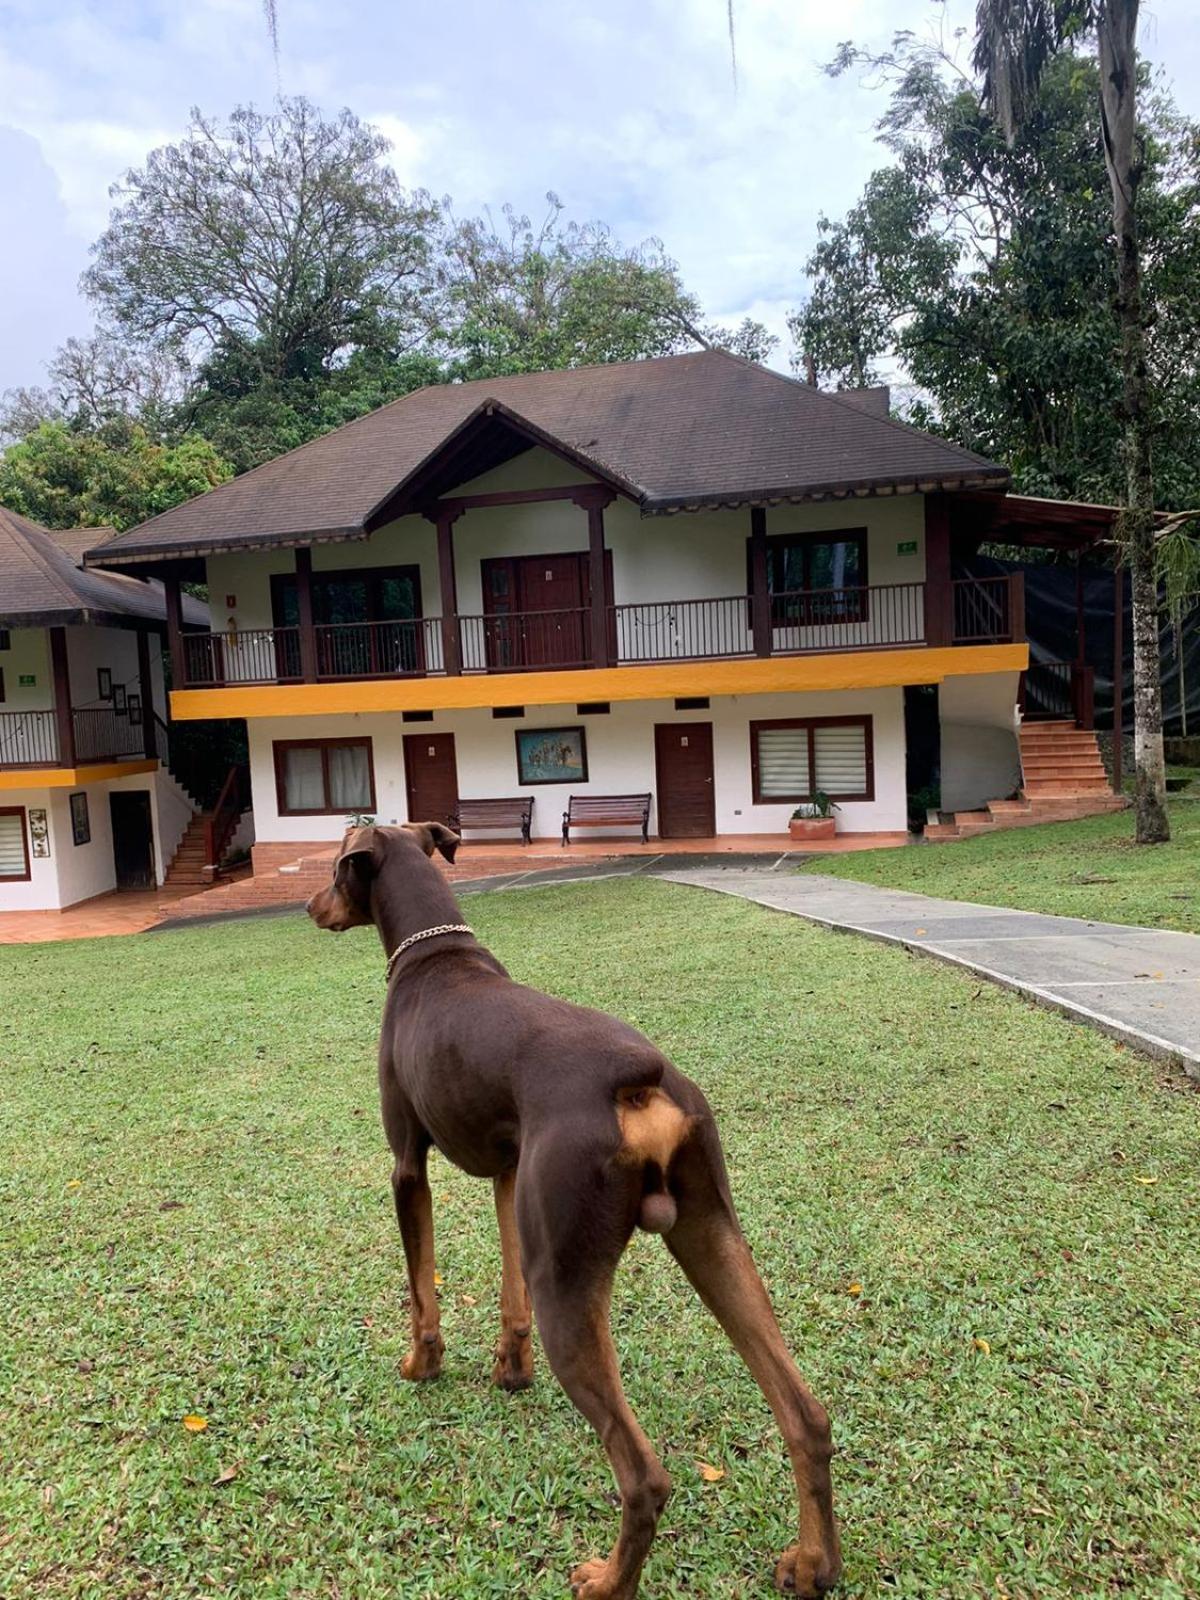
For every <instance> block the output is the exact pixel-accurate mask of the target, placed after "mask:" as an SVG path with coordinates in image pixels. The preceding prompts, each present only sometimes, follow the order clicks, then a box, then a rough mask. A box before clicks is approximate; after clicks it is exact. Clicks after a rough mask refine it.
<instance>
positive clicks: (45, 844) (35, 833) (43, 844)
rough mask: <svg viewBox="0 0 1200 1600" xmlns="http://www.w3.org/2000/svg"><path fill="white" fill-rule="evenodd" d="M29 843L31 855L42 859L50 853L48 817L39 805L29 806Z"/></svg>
mask: <svg viewBox="0 0 1200 1600" xmlns="http://www.w3.org/2000/svg"><path fill="white" fill-rule="evenodd" d="M29 843H30V854H31V855H34V856H37V857H38V858H39V859H41V860H44V859H45V857H46V856H48V855H49V854H50V819H49V817H48V815H47V814H46V812H45V811H44V810H42V808H41V807H38V808H37V809H36V810H34V808H33V807H32V806H31V807H30V810H29Z"/></svg>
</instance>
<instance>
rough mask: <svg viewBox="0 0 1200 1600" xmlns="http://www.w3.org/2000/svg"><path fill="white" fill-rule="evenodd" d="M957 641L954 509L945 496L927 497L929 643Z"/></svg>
mask: <svg viewBox="0 0 1200 1600" xmlns="http://www.w3.org/2000/svg"><path fill="white" fill-rule="evenodd" d="M953 640H954V590H953V588H952V586H951V582H950V508H949V505H948V502H947V500H946V496H945V495H944V494H927V495H926V496H925V643H926V644H927V645H929V646H931V647H937V646H939V645H948V644H951V643H952V642H953Z"/></svg>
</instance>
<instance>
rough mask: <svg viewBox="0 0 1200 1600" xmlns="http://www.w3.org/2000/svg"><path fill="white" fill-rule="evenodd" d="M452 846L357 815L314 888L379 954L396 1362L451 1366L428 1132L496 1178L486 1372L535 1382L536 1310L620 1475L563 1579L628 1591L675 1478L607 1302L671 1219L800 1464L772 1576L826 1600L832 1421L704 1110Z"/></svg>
mask: <svg viewBox="0 0 1200 1600" xmlns="http://www.w3.org/2000/svg"><path fill="white" fill-rule="evenodd" d="M457 845H458V838H457V836H456V835H455V834H453V833H452V832H451V831H450V830H449V829H448V828H445V827H442V826H441V825H440V824H439V823H434V822H429V823H409V824H406V825H405V826H404V827H399V828H396V827H392V828H384V827H367V828H358V829H356V830H354V831H353V832H351V833H349V834H348V835H347V836H346V839H345V841H344V842H343V845H342V850H341V854H340V855H339V856H338V859H337V861H336V862H335V863H334V869H333V881H332V882H331V884H330V885H329V887H328V888H326V889H322V890H319V891H318V893H316V894H315V895H313V897H312V899H311V900H310V901H309V903H308V914H309V916H310V917H312V919H313V921H314V922H315V923H316V924H317V925H318V927H321V928H330V929H333V930H334V931H336V932H341V931H343V930H344V929H346V928H353V927H360V926H363V925H366V924H369V923H374V924H375V926H376V927H377V928H378V930H379V934H380V937H381V938H382V940H383V946H384V949H385V950H386V951H387V953H388V990H387V999H386V1001H385V1005H384V1016H383V1033H382V1038H381V1041H380V1050H379V1084H380V1091H381V1094H382V1100H383V1121H384V1127H385V1129H386V1131H387V1137H388V1142H389V1144H390V1145H391V1147H392V1152H393V1155H394V1156H395V1167H394V1169H393V1173H392V1186H393V1190H394V1193H395V1198H396V1215H397V1217H398V1218H399V1222H400V1233H401V1236H402V1238H403V1240H404V1253H405V1257H406V1259H407V1262H408V1277H409V1289H410V1295H411V1303H412V1347H411V1349H410V1350H409V1353H408V1355H407V1356H406V1357H405V1360H404V1363H403V1373H404V1376H405V1377H406V1378H412V1379H423V1378H436V1377H437V1375H438V1372H439V1370H440V1368H441V1364H442V1351H443V1345H442V1337H441V1333H440V1331H439V1315H438V1302H437V1294H436V1291H435V1288H434V1283H435V1279H434V1250H433V1206H432V1200H431V1196H430V1191H429V1181H428V1178H427V1176H426V1170H425V1169H426V1158H427V1156H428V1153H429V1149H430V1146H431V1145H436V1146H437V1148H438V1149H439V1150H440V1151H441V1152H442V1154H443V1155H444V1156H445V1157H446V1158H447V1159H448V1160H450V1161H452V1162H454V1164H455V1165H456V1166H458V1167H461V1168H462V1169H463V1170H464V1171H466V1172H469V1173H472V1174H473V1175H474V1176H476V1177H480V1178H490V1179H491V1180H492V1184H493V1186H494V1189H495V1200H496V1212H497V1216H498V1218H499V1222H500V1246H501V1263H502V1276H501V1290H500V1339H499V1344H498V1346H497V1349H496V1357H495V1365H494V1367H493V1369H492V1376H493V1379H494V1381H495V1382H496V1383H497V1384H499V1385H500V1387H501V1388H504V1389H523V1388H525V1387H526V1386H527V1385H528V1384H529V1383H531V1382H532V1381H533V1351H532V1349H531V1346H530V1333H531V1309H532V1312H533V1314H534V1315H536V1318H537V1327H538V1332H539V1333H540V1335H541V1340H542V1345H543V1348H544V1350H545V1353H546V1358H547V1360H548V1361H549V1363H550V1366H551V1367H552V1368H553V1370H554V1374H555V1376H556V1377H557V1378H558V1380H559V1382H560V1383H561V1384H562V1386H563V1388H564V1389H565V1390H566V1391H567V1394H568V1395H569V1396H570V1397H571V1399H572V1400H573V1401H574V1402H575V1404H576V1406H578V1408H579V1410H580V1411H582V1412H583V1414H584V1416H585V1417H586V1418H587V1419H588V1421H589V1422H590V1423H591V1424H592V1426H593V1427H594V1428H595V1430H596V1432H597V1433H598V1434H599V1435H600V1438H601V1441H602V1442H603V1444H604V1448H605V1449H606V1450H607V1452H608V1456H609V1460H610V1462H611V1464H612V1469H613V1472H614V1474H615V1476H616V1480H617V1485H618V1487H619V1489H620V1494H621V1528H620V1533H619V1536H618V1538H617V1542H616V1544H615V1545H614V1547H613V1549H612V1552H611V1553H610V1554H609V1555H608V1556H607V1557H605V1558H604V1559H602V1560H596V1561H588V1562H585V1563H584V1564H583V1565H582V1566H580V1567H577V1568H576V1569H575V1571H574V1572H573V1573H572V1575H571V1588H572V1592H573V1594H575V1595H576V1596H578V1597H579V1600H633V1597H634V1596H635V1595H636V1593H637V1588H638V1580H639V1577H640V1574H641V1570H642V1565H643V1563H644V1562H645V1560H646V1554H647V1552H648V1550H649V1548H650V1544H651V1541H652V1540H653V1538H654V1531H655V1527H656V1525H657V1523H658V1519H659V1516H660V1515H661V1513H662V1509H663V1506H664V1504H665V1503H666V1499H667V1495H668V1494H669V1492H670V1488H671V1480H670V1478H669V1477H668V1476H667V1473H666V1472H665V1470H664V1469H663V1466H662V1463H661V1462H660V1461H659V1459H658V1457H657V1456H656V1455H655V1453H654V1451H653V1449H652V1448H651V1445H650V1442H649V1440H648V1439H647V1438H646V1436H645V1434H644V1433H643V1432H642V1430H641V1428H640V1427H639V1426H638V1424H637V1420H636V1418H635V1417H634V1415H633V1412H632V1411H631V1410H630V1408H629V1404H628V1402H627V1401H626V1399H625V1394H624V1391H623V1390H622V1387H621V1379H620V1374H619V1372H618V1370H617V1356H616V1351H615V1349H614V1346H613V1340H612V1333H611V1331H610V1327H609V1302H610V1298H611V1291H612V1282H613V1275H614V1273H615V1271H616V1267H617V1263H618V1261H619V1260H620V1258H621V1255H622V1252H623V1251H624V1249H625V1247H626V1245H627V1244H628V1243H629V1240H630V1237H631V1236H632V1234H633V1230H634V1228H635V1227H639V1226H640V1227H642V1228H644V1229H646V1230H647V1231H649V1232H653V1233H661V1234H663V1235H664V1237H665V1239H666V1244H667V1248H668V1250H670V1252H671V1254H672V1255H673V1256H674V1257H675V1259H676V1260H677V1261H678V1262H679V1264H680V1266H681V1267H682V1268H683V1270H684V1272H685V1273H686V1274H687V1276H688V1278H689V1279H690V1280H691V1282H692V1284H693V1286H694V1287H695V1289H696V1291H697V1293H698V1294H699V1295H700V1297H701V1299H702V1300H703V1301H704V1303H705V1304H706V1305H707V1306H708V1308H709V1309H710V1310H711V1311H712V1313H713V1314H714V1316H715V1317H716V1318H717V1319H718V1321H719V1322H720V1323H721V1325H722V1327H723V1328H724V1329H725V1331H726V1333H727V1334H728V1335H729V1338H730V1339H731V1340H732V1341H733V1343H734V1345H735V1346H736V1347H737V1349H738V1351H739V1352H740V1353H741V1355H742V1357H743V1359H744V1360H745V1362H746V1364H747V1366H748V1367H749V1368H750V1371H751V1372H752V1373H753V1374H754V1377H755V1378H756V1379H757V1381H758V1383H759V1385H760V1387H761V1388H762V1391H763V1393H764V1395H765V1396H766V1398H767V1401H768V1403H769V1404H770V1407H771V1410H772V1411H773V1412H774V1414H775V1420H776V1422H777V1423H778V1425H779V1429H780V1431H781V1433H782V1434H783V1438H784V1442H785V1444H786V1445H787V1449H788V1454H789V1455H790V1457H791V1462H792V1468H793V1471H794V1473H795V1478H796V1492H797V1494H798V1496H799V1501H800V1527H799V1537H798V1540H797V1542H796V1543H795V1544H794V1545H793V1546H792V1547H791V1548H790V1549H789V1550H787V1551H785V1552H784V1554H783V1556H782V1557H781V1558H780V1560H779V1562H778V1565H777V1566H776V1568H775V1582H776V1584H777V1585H778V1587H779V1588H780V1589H782V1590H784V1591H785V1592H787V1593H789V1594H795V1595H798V1596H810V1597H811V1596H816V1595H820V1594H822V1593H824V1592H825V1591H826V1590H828V1589H830V1588H832V1587H833V1585H834V1584H835V1583H836V1581H837V1578H838V1574H839V1571H840V1569H841V1556H840V1552H839V1548H838V1534H837V1525H836V1523H835V1521H834V1515H833V1497H832V1491H831V1487H830V1473H829V1463H830V1458H831V1456H832V1453H833V1449H832V1444H831V1442H830V1432H829V1419H828V1417H827V1415H826V1413H825V1410H824V1408H823V1407H822V1406H821V1405H820V1404H819V1403H818V1401H817V1400H815V1399H814V1398H813V1395H812V1394H811V1393H810V1391H809V1390H808V1388H807V1387H806V1386H805V1384H804V1381H803V1380H802V1378H801V1377H800V1374H799V1373H798V1372H797V1370H796V1368H795V1365H794V1364H793V1362H792V1359H791V1357H790V1356H789V1354H788V1352H787V1348H786V1346H785V1345H784V1342H783V1338H782V1336H781V1335H780V1332H779V1328H778V1325H777V1324H776V1321H775V1316H774V1313H773V1312H772V1310H771V1304H770V1301H769V1300H768V1298H767V1293H766V1290H765V1289H764V1288H763V1285H762V1281H761V1279H760V1278H759V1276H758V1273H757V1271H756V1270H755V1267H754V1262H753V1260H752V1259H751V1256H750V1251H749V1248H748V1247H747V1244H746V1241H745V1239H744V1237H743V1236H742V1231H741V1228H740V1227H739V1226H738V1220H737V1215H736V1213H735V1211H734V1207H733V1200H732V1198H731V1196H730V1192H729V1183H728V1180H727V1178H726V1174H725V1162H724V1159H723V1157H722V1154H721V1145H720V1141H719V1139H718V1137H717V1130H716V1126H715V1124H714V1121H713V1116H712V1112H711V1111H710V1109H709V1107H708V1103H707V1101H706V1100H705V1098H704V1096H703V1094H702V1093H701V1092H700V1090H699V1089H698V1088H697V1087H696V1085H695V1084H694V1083H692V1082H691V1081H690V1080H689V1079H688V1078H685V1077H684V1076H683V1074H682V1073H680V1072H677V1071H676V1070H675V1068H674V1067H673V1066H672V1065H671V1063H670V1062H669V1061H667V1060H666V1058H665V1057H664V1056H663V1055H662V1054H661V1053H660V1052H659V1051H658V1050H656V1049H655V1048H654V1046H653V1045H652V1044H651V1043H650V1042H649V1040H648V1039H645V1038H644V1037H643V1036H642V1035H641V1034H640V1033H638V1032H637V1031H636V1030H635V1029H634V1028H631V1027H629V1026H628V1025H627V1024H626V1023H624V1022H621V1021H619V1020H618V1019H617V1018H616V1017H611V1016H607V1015H606V1014H605V1013H604V1012H601V1011H591V1010H587V1009H585V1008H583V1007H581V1006H575V1005H570V1004H569V1003H568V1002H567V1001H565V1000H556V999H554V998H552V997H551V996H549V995H544V994H539V993H538V991H537V990H536V989H529V988H526V987H524V986H523V985H521V984H518V983H514V982H513V981H512V979H511V978H509V976H508V974H507V973H506V972H505V970H504V968H503V967H502V966H501V965H500V963H499V962H498V961H497V960H496V958H495V957H494V956H492V955H490V954H489V952H488V951H487V950H485V949H484V948H483V946H482V945H481V944H479V942H478V941H477V940H476V939H475V937H474V935H473V934H472V933H471V931H470V929H469V928H467V927H465V926H464V924H463V922H462V913H461V911H460V910H459V907H458V903H457V901H456V900H455V898H454V895H453V894H452V893H451V890H450V887H449V885H448V883H447V882H446V879H445V877H444V876H443V874H442V873H441V871H440V870H439V869H438V867H437V866H436V865H435V864H434V862H433V861H431V860H430V859H429V858H430V857H431V856H432V855H433V853H434V851H435V850H438V851H440V852H441V854H442V855H443V856H445V857H446V858H447V859H448V860H450V861H453V859H454V852H455V849H456V848H457ZM527 1286H528V1287H527ZM531 1301H532V1307H531Z"/></svg>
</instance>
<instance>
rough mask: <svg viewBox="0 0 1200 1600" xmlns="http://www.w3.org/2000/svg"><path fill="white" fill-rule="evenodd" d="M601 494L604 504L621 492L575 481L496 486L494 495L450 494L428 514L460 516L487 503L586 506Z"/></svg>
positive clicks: (430, 515) (605, 486)
mask: <svg viewBox="0 0 1200 1600" xmlns="http://www.w3.org/2000/svg"><path fill="white" fill-rule="evenodd" d="M598 496H603V499H602V501H601V502H600V503H601V504H603V505H608V504H609V502H610V501H612V500H615V499H616V497H617V491H616V490H615V489H610V488H608V486H607V485H606V484H602V483H571V484H566V485H565V486H563V487H562V488H558V489H496V490H494V491H493V492H492V493H490V494H458V495H447V496H446V498H445V499H444V500H436V501H434V503H433V505H431V506H430V508H429V510H428V511H427V512H426V516H428V517H431V518H436V517H438V516H440V515H441V514H442V513H443V512H450V513H452V514H453V515H454V516H456V517H458V516H461V515H462V513H463V512H464V511H478V510H481V509H483V508H485V507H487V506H526V505H536V504H537V503H538V502H539V501H542V500H574V502H575V504H576V505H580V506H582V505H587V504H588V503H589V497H590V498H595V497H598Z"/></svg>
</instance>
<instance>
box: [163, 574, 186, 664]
mask: <svg viewBox="0 0 1200 1600" xmlns="http://www.w3.org/2000/svg"><path fill="white" fill-rule="evenodd" d="M163 593H164V595H165V597H166V602H167V646H168V648H169V650H170V652H171V687H172V688H173V689H186V688H187V674H186V671H185V668H184V660H183V598H182V596H181V594H180V591H179V579H178V578H177V577H176V576H175V574H174V573H171V574H170V575H169V576H168V577H165V578H164V579H163Z"/></svg>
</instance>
